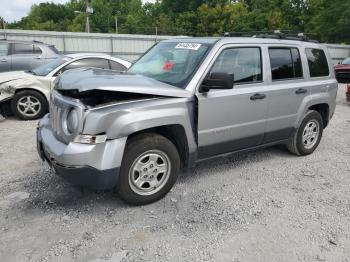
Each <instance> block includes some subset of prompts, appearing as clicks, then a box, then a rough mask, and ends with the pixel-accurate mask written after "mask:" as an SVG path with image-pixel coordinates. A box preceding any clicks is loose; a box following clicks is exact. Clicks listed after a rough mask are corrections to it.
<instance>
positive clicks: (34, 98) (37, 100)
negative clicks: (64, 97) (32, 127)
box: [11, 90, 48, 120]
mask: <svg viewBox="0 0 350 262" xmlns="http://www.w3.org/2000/svg"><path fill="white" fill-rule="evenodd" d="M47 109H48V104H47V101H46V98H45V97H44V96H43V95H42V94H40V93H39V92H37V91H33V90H24V91H20V92H18V93H17V94H15V96H14V97H13V98H12V101H11V110H12V112H13V113H14V114H15V115H16V116H17V117H18V118H20V119H22V120H36V119H39V118H42V117H43V116H44V115H45V113H46V112H47Z"/></svg>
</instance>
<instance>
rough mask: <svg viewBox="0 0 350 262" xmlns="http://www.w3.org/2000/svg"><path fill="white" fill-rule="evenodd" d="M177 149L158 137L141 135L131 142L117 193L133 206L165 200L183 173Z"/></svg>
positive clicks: (122, 167)
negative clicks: (181, 172)
mask: <svg viewBox="0 0 350 262" xmlns="http://www.w3.org/2000/svg"><path fill="white" fill-rule="evenodd" d="M180 166H181V163H180V157H179V153H178V151H177V149H176V147H175V145H174V144H173V143H172V142H171V141H169V140H168V139H166V138H165V137H163V136H160V135H157V134H142V135H138V136H136V137H134V138H131V140H130V141H128V143H127V145H126V148H125V153H124V157H123V162H122V166H121V169H120V174H119V179H118V184H117V191H118V193H119V196H120V197H121V198H122V199H123V200H124V201H125V202H127V203H129V204H132V205H145V204H149V203H152V202H155V201H157V200H159V199H160V198H162V197H164V196H165V195H166V194H167V193H168V192H169V191H170V189H171V188H172V187H173V185H174V184H175V182H176V180H177V177H178V175H179V172H180Z"/></svg>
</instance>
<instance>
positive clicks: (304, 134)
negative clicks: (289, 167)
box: [287, 110, 323, 156]
mask: <svg viewBox="0 0 350 262" xmlns="http://www.w3.org/2000/svg"><path fill="white" fill-rule="evenodd" d="M322 133H323V120H322V117H321V115H320V113H318V112H317V111H314V110H310V111H308V112H307V113H306V115H305V117H304V119H303V121H302V122H301V124H300V126H299V128H298V129H297V130H295V131H294V132H293V134H292V135H291V137H290V138H289V141H288V144H287V147H288V150H289V151H290V152H291V153H293V154H295V155H299V156H305V155H309V154H311V153H313V152H314V151H315V149H316V148H317V147H318V145H319V143H320V141H321V138H322Z"/></svg>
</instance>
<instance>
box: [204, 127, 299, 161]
mask: <svg viewBox="0 0 350 262" xmlns="http://www.w3.org/2000/svg"><path fill="white" fill-rule="evenodd" d="M293 131H294V127H289V128H284V129H281V130H276V131H272V132H268V133H266V134H265V135H264V136H263V135H262V134H260V135H256V136H250V137H245V138H241V139H236V140H232V141H227V142H222V143H218V144H213V145H208V146H202V147H199V148H198V160H201V159H206V158H210V157H214V156H218V155H222V154H227V153H234V152H238V151H242V150H249V149H254V148H258V147H263V146H265V145H268V144H271V143H273V144H283V143H285V142H286V141H287V140H288V138H289V137H290V136H291V135H292V132H293Z"/></svg>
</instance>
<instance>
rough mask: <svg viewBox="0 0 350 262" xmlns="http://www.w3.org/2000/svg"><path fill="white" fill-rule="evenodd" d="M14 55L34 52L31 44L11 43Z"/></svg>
mask: <svg viewBox="0 0 350 262" xmlns="http://www.w3.org/2000/svg"><path fill="white" fill-rule="evenodd" d="M13 54H14V55H32V54H34V46H33V45H31V44H20V43H17V44H13Z"/></svg>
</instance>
